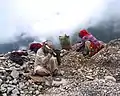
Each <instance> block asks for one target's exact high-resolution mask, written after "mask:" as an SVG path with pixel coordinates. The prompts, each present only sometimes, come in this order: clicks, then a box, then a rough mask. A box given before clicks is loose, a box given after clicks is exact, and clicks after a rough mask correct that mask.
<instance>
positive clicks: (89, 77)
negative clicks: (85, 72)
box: [86, 76, 94, 80]
mask: <svg viewBox="0 0 120 96" xmlns="http://www.w3.org/2000/svg"><path fill="white" fill-rule="evenodd" d="M86 78H87V79H89V80H94V78H93V77H92V76H86Z"/></svg>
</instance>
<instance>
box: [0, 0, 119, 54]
mask: <svg viewBox="0 0 120 96" xmlns="http://www.w3.org/2000/svg"><path fill="white" fill-rule="evenodd" d="M119 10H120V1H119V0H0V52H7V51H11V50H16V49H19V48H20V47H24V46H26V45H28V44H29V43H30V42H32V41H34V40H35V39H37V40H40V41H43V40H45V39H46V38H49V39H53V40H54V42H55V43H58V36H59V35H63V34H65V33H66V34H68V35H70V36H71V38H72V41H73V42H75V41H76V38H77V34H76V32H79V30H80V29H82V28H86V29H88V30H89V31H90V32H91V33H93V34H94V35H95V36H96V37H97V38H98V39H100V40H103V41H104V42H108V41H109V40H111V39H114V38H118V37H120V32H119V31H120V28H119V25H120V11H119Z"/></svg>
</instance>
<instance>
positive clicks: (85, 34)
mask: <svg viewBox="0 0 120 96" xmlns="http://www.w3.org/2000/svg"><path fill="white" fill-rule="evenodd" d="M87 35H90V33H89V32H88V31H87V30H85V29H83V30H81V31H80V33H79V36H80V37H81V38H82V37H84V36H87Z"/></svg>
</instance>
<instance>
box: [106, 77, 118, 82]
mask: <svg viewBox="0 0 120 96" xmlns="http://www.w3.org/2000/svg"><path fill="white" fill-rule="evenodd" d="M104 78H105V81H106V82H109V81H112V82H116V79H115V78H114V77H113V76H105V77H104Z"/></svg>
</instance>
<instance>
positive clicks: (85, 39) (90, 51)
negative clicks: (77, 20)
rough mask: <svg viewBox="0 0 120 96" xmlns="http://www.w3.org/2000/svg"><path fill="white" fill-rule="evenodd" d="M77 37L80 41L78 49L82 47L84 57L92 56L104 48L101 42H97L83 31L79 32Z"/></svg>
mask: <svg viewBox="0 0 120 96" xmlns="http://www.w3.org/2000/svg"><path fill="white" fill-rule="evenodd" d="M79 37H80V38H81V39H82V43H81V45H80V47H83V46H84V55H89V56H93V55H94V54H96V53H97V52H98V51H99V50H100V49H102V48H103V47H104V43H103V42H102V41H99V40H97V39H96V38H95V37H94V36H93V35H92V34H91V33H89V32H88V31H87V30H85V29H83V30H81V31H80V32H79Z"/></svg>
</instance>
